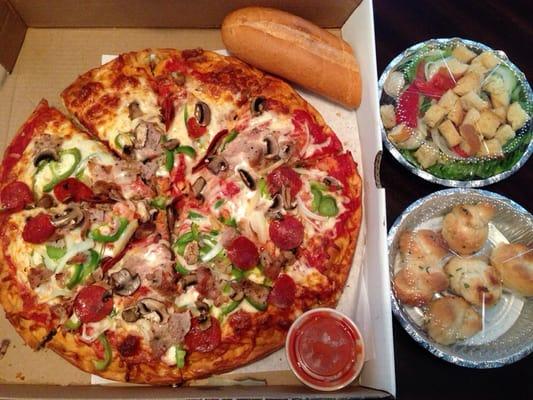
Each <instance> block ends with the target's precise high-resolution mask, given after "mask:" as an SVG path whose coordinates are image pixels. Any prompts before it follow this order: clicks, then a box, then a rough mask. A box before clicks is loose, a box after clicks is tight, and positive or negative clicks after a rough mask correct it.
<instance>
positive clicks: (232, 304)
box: [222, 300, 241, 315]
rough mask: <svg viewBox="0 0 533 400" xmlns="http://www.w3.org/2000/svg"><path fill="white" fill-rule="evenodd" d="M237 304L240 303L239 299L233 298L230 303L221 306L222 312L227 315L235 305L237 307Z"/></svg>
mask: <svg viewBox="0 0 533 400" xmlns="http://www.w3.org/2000/svg"><path fill="white" fill-rule="evenodd" d="M239 304H241V302H240V301H235V300H233V301H232V302H231V303H229V304H228V305H227V306H224V307H222V314H223V315H228V314H229V313H230V312H232V311H233V310H235V309H236V308H237V307H239Z"/></svg>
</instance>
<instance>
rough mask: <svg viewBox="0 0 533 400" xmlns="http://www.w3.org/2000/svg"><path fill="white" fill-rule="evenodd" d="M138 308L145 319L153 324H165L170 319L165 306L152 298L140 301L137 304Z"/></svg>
mask: <svg viewBox="0 0 533 400" xmlns="http://www.w3.org/2000/svg"><path fill="white" fill-rule="evenodd" d="M137 308H138V310H139V313H140V314H141V315H142V317H143V318H145V319H148V320H150V321H153V322H164V321H166V320H167V318H168V313H167V308H166V306H165V304H163V303H162V302H160V301H159V300H156V299H152V298H150V297H147V298H145V299H142V300H141V301H139V302H138V303H137Z"/></svg>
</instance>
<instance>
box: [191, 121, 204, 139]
mask: <svg viewBox="0 0 533 400" xmlns="http://www.w3.org/2000/svg"><path fill="white" fill-rule="evenodd" d="M187 132H188V133H189V137H191V138H193V139H198V138H199V137H202V136H203V135H204V134H205V133H206V132H207V128H206V127H205V126H201V125H200V124H199V123H198V121H196V118H194V117H191V118H189V119H188V120H187Z"/></svg>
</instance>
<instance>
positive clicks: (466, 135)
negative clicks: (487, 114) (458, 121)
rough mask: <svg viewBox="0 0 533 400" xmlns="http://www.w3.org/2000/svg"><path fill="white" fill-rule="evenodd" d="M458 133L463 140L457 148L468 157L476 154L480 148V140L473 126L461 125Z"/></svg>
mask: <svg viewBox="0 0 533 400" xmlns="http://www.w3.org/2000/svg"><path fill="white" fill-rule="evenodd" d="M459 132H460V134H461V136H462V137H463V139H464V140H463V141H462V142H461V143H460V144H459V147H460V148H461V149H462V150H463V151H464V152H465V153H466V154H468V155H469V156H473V155H474V154H476V153H477V152H478V151H479V148H480V146H481V138H480V137H479V134H478V133H477V132H476V129H475V128H474V126H473V125H470V124H463V125H461V126H460V127H459Z"/></svg>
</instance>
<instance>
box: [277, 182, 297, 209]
mask: <svg viewBox="0 0 533 400" xmlns="http://www.w3.org/2000/svg"><path fill="white" fill-rule="evenodd" d="M281 200H282V202H283V208H284V209H285V210H294V209H295V208H296V203H295V202H293V201H292V196H291V189H290V188H289V187H287V186H285V185H282V186H281Z"/></svg>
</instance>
